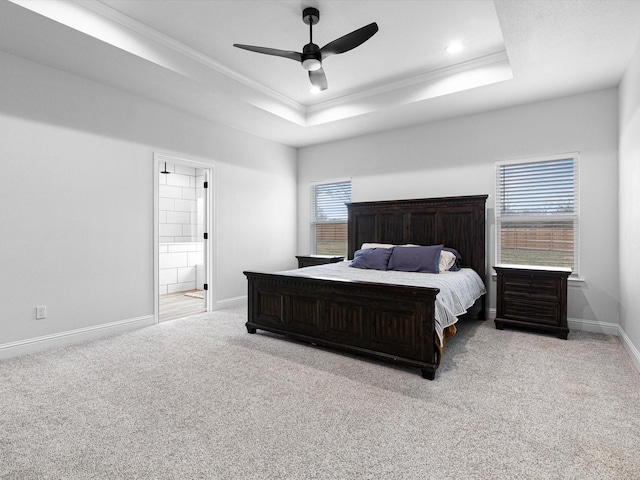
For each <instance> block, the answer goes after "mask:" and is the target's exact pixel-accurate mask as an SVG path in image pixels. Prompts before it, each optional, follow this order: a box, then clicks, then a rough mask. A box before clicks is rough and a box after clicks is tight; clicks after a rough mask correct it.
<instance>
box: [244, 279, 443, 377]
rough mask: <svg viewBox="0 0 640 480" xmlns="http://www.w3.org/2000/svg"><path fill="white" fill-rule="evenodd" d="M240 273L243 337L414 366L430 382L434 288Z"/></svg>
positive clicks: (434, 365) (433, 357) (433, 354)
mask: <svg viewBox="0 0 640 480" xmlns="http://www.w3.org/2000/svg"><path fill="white" fill-rule="evenodd" d="M244 274H245V275H246V277H247V279H248V288H249V298H248V321H247V323H246V327H247V331H248V332H249V333H255V332H256V330H257V329H260V330H265V331H268V332H272V333H277V334H281V335H285V336H287V337H290V338H294V339H297V340H301V341H304V342H309V343H314V344H317V345H322V346H325V347H330V348H336V349H340V350H345V351H348V352H352V353H356V354H361V355H366V356H369V357H374V358H378V359H381V360H385V361H391V362H395V363H399V364H402V365H406V366H410V367H416V368H419V369H420V370H421V373H422V376H423V377H424V378H428V379H430V380H433V378H434V377H435V371H436V369H437V353H436V347H435V335H436V334H435V330H434V321H435V320H434V312H435V306H434V303H435V298H436V295H437V293H438V291H439V290H438V289H437V288H426V287H407V286H401V285H382V284H376V283H368V282H356V281H337V280H334V279H332V280H329V279H322V278H311V277H292V276H286V275H278V274H268V273H256V272H244Z"/></svg>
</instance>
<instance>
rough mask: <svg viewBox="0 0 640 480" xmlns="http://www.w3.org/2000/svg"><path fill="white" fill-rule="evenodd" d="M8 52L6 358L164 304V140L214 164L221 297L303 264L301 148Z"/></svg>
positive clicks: (0, 302)
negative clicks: (160, 204)
mask: <svg viewBox="0 0 640 480" xmlns="http://www.w3.org/2000/svg"><path fill="white" fill-rule="evenodd" d="M0 64H1V65H2V75H1V76H0V137H1V138H0V159H2V168H1V170H2V171H1V173H0V221H1V225H2V227H1V229H2V233H1V235H0V249H1V251H2V262H1V264H2V267H1V268H0V285H2V288H0V357H1V356H2V355H3V351H4V353H5V354H10V353H11V351H13V350H15V349H16V348H21V347H24V348H28V346H29V345H33V346H37V345H36V344H37V343H38V342H39V341H41V343H43V345H44V344H45V343H46V342H47V341H48V340H52V339H63V338H64V337H65V336H69V335H70V332H71V333H73V334H82V333H83V332H84V333H86V332H89V331H95V332H96V333H97V334H99V333H105V332H108V330H105V329H102V331H101V328H100V327H101V326H108V325H112V324H113V323H114V322H116V323H117V322H125V323H126V322H129V321H131V322H133V323H135V321H136V320H140V319H143V320H145V319H146V320H148V319H149V317H150V316H152V315H153V313H154V304H153V301H154V291H155V289H156V286H155V285H154V284H153V283H154V281H153V267H154V258H153V256H154V253H153V248H154V245H153V243H154V242H153V232H154V225H153V213H154V212H153V210H154V208H153V202H154V199H153V191H154V184H153V180H154V176H153V175H154V163H153V155H154V153H163V154H173V155H174V156H176V157H179V158H189V159H192V160H197V161H204V162H207V163H211V164H212V165H214V166H215V168H214V172H215V178H214V181H213V189H214V198H215V203H214V209H215V218H214V224H215V225H214V227H215V229H214V231H215V238H214V239H213V241H214V245H215V248H214V254H213V257H214V258H213V259H212V264H213V266H214V267H215V268H214V270H215V271H214V282H215V283H216V285H215V286H214V288H215V289H216V293H217V294H216V297H215V299H216V302H217V303H218V304H219V305H226V304H229V303H230V302H233V301H237V300H238V299H240V300H241V301H242V300H243V299H244V296H246V280H245V278H244V276H243V274H242V271H243V269H250V268H253V269H268V270H271V269H274V270H275V269H283V268H288V267H290V266H292V265H293V263H294V262H295V257H294V255H295V241H296V154H297V152H296V150H295V149H293V148H289V147H285V146H282V145H280V144H276V143H273V142H269V141H265V140H262V139H259V138H257V137H253V136H250V135H247V134H244V133H242V132H239V131H237V130H233V129H230V128H227V127H223V126H220V125H216V124H212V123H208V122H206V121H204V120H201V119H198V118H195V117H192V116H189V115H186V114H184V113H181V112H178V111H176V110H172V109H170V108H167V107H165V106H163V105H160V104H157V103H153V102H150V101H147V100H145V99H142V98H139V97H135V96H131V95H128V94H127V93H124V92H122V91H119V90H116V89H112V88H108V87H105V86H103V85H100V84H97V83H94V82H91V81H88V80H85V79H82V78H79V77H76V76H73V75H70V74H67V73H63V72H60V71H58V70H54V69H51V68H48V67H45V66H43V65H39V64H36V63H32V62H28V61H25V60H22V59H19V58H17V57H14V56H11V55H7V54H0ZM274 226H275V228H274ZM257 244H259V245H260V248H258V247H257ZM37 305H46V306H47V310H48V312H47V313H48V317H47V318H46V319H45V320H36V319H35V307H36V306H37ZM214 307H216V305H214ZM34 339H35V340H34ZM24 348H23V350H22V351H24Z"/></svg>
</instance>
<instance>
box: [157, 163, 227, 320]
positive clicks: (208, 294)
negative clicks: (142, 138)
mask: <svg viewBox="0 0 640 480" xmlns="http://www.w3.org/2000/svg"><path fill="white" fill-rule="evenodd" d="M164 162H167V163H172V164H174V165H181V166H185V167H193V168H198V169H200V170H203V171H204V177H205V181H206V182H208V188H207V189H206V193H205V217H204V226H203V228H204V231H205V232H206V233H207V234H208V235H207V237H208V238H207V240H206V241H205V242H204V248H203V257H204V258H203V261H204V263H205V265H204V267H205V272H206V274H205V277H206V278H205V281H206V283H207V285H208V289H207V290H204V307H205V311H206V312H210V311H211V310H212V308H211V307H212V305H215V299H216V298H217V295H216V292H217V287H218V286H217V285H216V284H214V283H213V282H212V279H213V274H212V272H213V271H214V268H215V258H214V256H213V255H212V252H214V251H215V248H214V247H215V239H216V238H217V236H216V229H215V219H216V218H217V215H216V211H215V208H216V206H217V203H218V202H216V201H214V197H215V194H216V190H217V189H216V188H215V183H216V182H215V180H216V178H217V177H216V175H215V164H213V163H209V162H204V161H202V160H195V159H191V158H184V157H177V156H175V155H170V154H162V153H156V152H154V154H153V316H154V323H155V324H157V323H159V313H160V292H159V287H160V248H159V247H160V164H161V163H164Z"/></svg>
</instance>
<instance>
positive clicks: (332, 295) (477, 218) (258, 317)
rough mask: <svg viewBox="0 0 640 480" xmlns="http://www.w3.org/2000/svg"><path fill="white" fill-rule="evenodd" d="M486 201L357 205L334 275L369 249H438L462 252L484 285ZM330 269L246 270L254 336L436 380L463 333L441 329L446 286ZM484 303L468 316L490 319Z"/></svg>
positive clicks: (468, 267)
mask: <svg viewBox="0 0 640 480" xmlns="http://www.w3.org/2000/svg"><path fill="white" fill-rule="evenodd" d="M486 199H487V195H474V196H462V197H444V198H428V199H416V200H393V201H378V202H359V203H350V204H348V205H347V209H348V214H349V216H348V257H347V258H348V260H347V261H346V262H344V263H343V264H335V265H334V266H332V267H331V268H342V269H343V270H344V269H349V267H348V263H349V260H351V259H353V258H354V255H355V253H356V251H357V250H360V248H361V247H362V245H363V244H365V243H380V244H392V245H409V244H413V245H438V244H439V245H445V246H447V247H451V248H453V249H455V250H456V251H457V252H459V254H460V257H461V258H462V264H461V265H460V266H461V267H462V270H471V271H472V272H473V275H474V276H475V277H477V278H479V279H480V282H481V283H482V285H483V286H484V285H485V284H486V280H485V276H486V256H485V244H486V241H485V240H486V238H485V237H486V230H485V216H486V213H485V212H486V208H485V204H486ZM327 267H329V266H319V267H306V268H303V269H299V270H297V271H285V272H277V273H263V272H251V271H245V272H244V274H245V276H246V277H247V281H248V320H247V323H246V327H247V331H248V332H249V333H256V331H257V330H264V331H267V332H271V333H276V334H280V335H284V336H286V337H289V338H292V339H296V340H300V341H303V342H307V343H311V344H315V345H321V346H324V347H328V348H332V349H338V350H343V351H347V352H350V353H355V354H360V355H365V356H369V357H373V358H376V359H380V360H384V361H389V362H395V363H398V364H401V365H405V366H409V367H414V368H418V369H419V370H420V372H421V374H422V376H423V377H424V378H427V379H430V380H433V379H434V378H435V372H436V370H437V368H438V366H439V364H440V360H441V358H442V355H443V351H444V347H445V343H446V339H447V338H448V337H449V336H451V335H452V334H454V333H455V330H456V323H455V321H454V323H453V324H451V325H442V324H441V321H442V320H441V319H436V316H437V315H436V313H437V311H438V310H439V309H440V307H439V306H438V305H437V302H436V300H437V298H438V297H437V296H438V294H439V293H440V290H441V288H446V287H443V286H433V285H431V286H429V285H424V284H422V285H415V284H411V282H405V281H400V280H398V281H394V280H393V279H392V280H385V281H380V280H378V279H376V278H375V277H366V278H362V277H356V278H348V277H345V278H343V277H341V276H340V275H339V274H334V273H331V272H329V273H328V272H327ZM350 270H352V271H355V270H359V269H354V268H350ZM358 273H361V272H358ZM379 273H385V272H379ZM450 274H451V273H450V272H447V273H446V274H443V277H444V276H448V275H450ZM418 275H419V274H418ZM423 275H425V274H423ZM426 275H430V276H432V277H438V276H439V275H435V274H426ZM485 298H486V296H485V295H480V296H479V298H478V299H477V300H476V301H475V302H474V303H473V305H469V306H468V307H465V310H466V312H467V313H466V314H465V315H464V316H466V317H474V318H480V319H484V318H485V310H486V305H485Z"/></svg>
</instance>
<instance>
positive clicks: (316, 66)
mask: <svg viewBox="0 0 640 480" xmlns="http://www.w3.org/2000/svg"><path fill="white" fill-rule="evenodd" d="M320 67H322V62H320V60H318V59H317V58H305V59H304V60H303V61H302V68H304V69H305V70H308V71H310V72H315V71H316V70H320Z"/></svg>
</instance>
